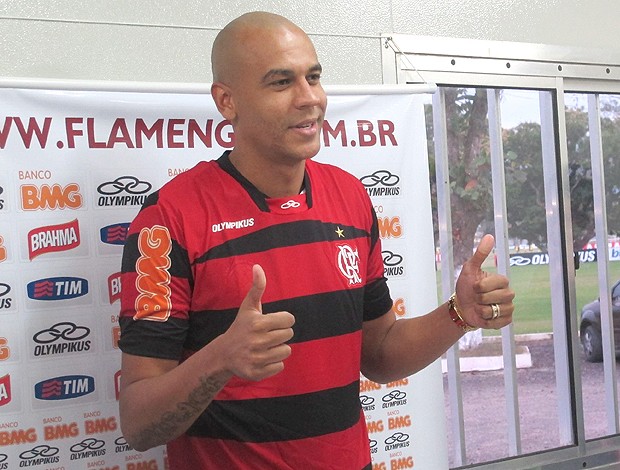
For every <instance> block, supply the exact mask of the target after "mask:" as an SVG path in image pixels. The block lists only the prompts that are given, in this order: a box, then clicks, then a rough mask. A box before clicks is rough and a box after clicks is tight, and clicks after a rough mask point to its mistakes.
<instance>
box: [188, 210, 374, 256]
mask: <svg viewBox="0 0 620 470" xmlns="http://www.w3.org/2000/svg"><path fill="white" fill-rule="evenodd" d="M337 228H341V229H342V230H343V231H344V238H339V237H338V233H337V232H336V229H337ZM369 235H370V234H369V233H368V232H366V231H365V230H361V229H359V228H357V227H351V226H348V225H339V224H334V223H330V222H321V221H320V220H300V221H297V222H287V223H283V224H278V225H273V226H270V227H266V228H264V229H262V230H257V231H256V232H252V233H249V234H247V235H243V236H241V237H238V238H234V239H232V240H229V241H227V242H225V243H222V244H221V245H217V246H214V247H213V248H211V249H210V250H209V251H207V252H206V253H205V254H204V255H202V256H199V257H198V258H196V263H203V262H205V261H208V260H210V259H218V258H228V257H231V256H239V255H245V254H249V253H259V252H261V251H267V250H271V249H274V248H282V247H285V246H297V245H304V244H307V243H317V242H323V241H331V240H342V241H344V240H351V239H354V238H367V237H369Z"/></svg>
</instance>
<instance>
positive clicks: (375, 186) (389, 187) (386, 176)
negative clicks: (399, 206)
mask: <svg viewBox="0 0 620 470" xmlns="http://www.w3.org/2000/svg"><path fill="white" fill-rule="evenodd" d="M360 181H361V182H362V184H363V185H364V186H365V187H366V191H367V192H368V195H369V196H371V197H375V196H398V195H399V194H400V187H398V186H396V185H397V184H398V182H399V181H400V178H399V177H398V175H395V174H393V173H390V172H389V171H387V170H377V171H375V172H374V173H372V174H371V175H366V176H362V177H361V178H360Z"/></svg>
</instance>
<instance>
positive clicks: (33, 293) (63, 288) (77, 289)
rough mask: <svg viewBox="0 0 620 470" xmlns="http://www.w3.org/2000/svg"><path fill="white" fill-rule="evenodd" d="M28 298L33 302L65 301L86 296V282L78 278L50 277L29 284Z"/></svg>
mask: <svg viewBox="0 0 620 470" xmlns="http://www.w3.org/2000/svg"><path fill="white" fill-rule="evenodd" d="M27 290H28V297H29V298H31V299H33V300H67V299H74V298H76V297H81V296H83V295H86V294H88V281H87V280H86V279H82V278H79V277H50V278H48V279H39V280H38V281H32V282H29V283H28V285H27Z"/></svg>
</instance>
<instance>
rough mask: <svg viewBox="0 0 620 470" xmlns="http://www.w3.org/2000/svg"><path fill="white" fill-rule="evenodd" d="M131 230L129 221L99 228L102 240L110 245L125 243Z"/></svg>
mask: <svg viewBox="0 0 620 470" xmlns="http://www.w3.org/2000/svg"><path fill="white" fill-rule="evenodd" d="M128 231H129V222H122V223H118V224H114V225H108V226H107V227H102V228H101V229H100V230H99V235H100V236H101V241H102V242H103V243H107V244H108V245H124V244H125V241H126V240H127V232H128Z"/></svg>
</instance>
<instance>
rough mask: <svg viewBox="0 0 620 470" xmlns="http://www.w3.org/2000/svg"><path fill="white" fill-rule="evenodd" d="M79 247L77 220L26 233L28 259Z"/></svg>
mask: <svg viewBox="0 0 620 470" xmlns="http://www.w3.org/2000/svg"><path fill="white" fill-rule="evenodd" d="M78 246H80V227H79V223H78V220H77V219H75V220H72V221H71V222H67V223H66V224H59V225H48V226H46V227H39V228H35V229H33V230H30V232H28V257H29V258H30V260H31V261H32V260H33V259H34V258H35V257H37V256H39V255H42V254H45V253H54V252H59V251H67V250H71V249H73V248H76V247H78Z"/></svg>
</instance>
